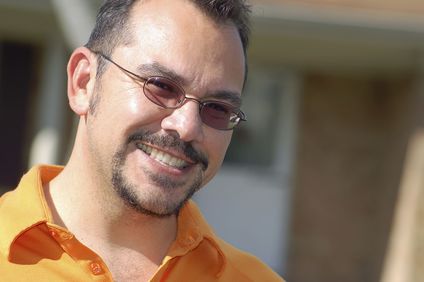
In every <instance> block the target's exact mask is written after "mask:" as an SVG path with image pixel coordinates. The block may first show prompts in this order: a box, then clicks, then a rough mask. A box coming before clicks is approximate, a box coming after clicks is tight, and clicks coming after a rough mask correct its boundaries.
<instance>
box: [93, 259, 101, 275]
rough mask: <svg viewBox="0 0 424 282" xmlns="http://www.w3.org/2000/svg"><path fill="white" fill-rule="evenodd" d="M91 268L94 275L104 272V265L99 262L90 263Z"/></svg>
mask: <svg viewBox="0 0 424 282" xmlns="http://www.w3.org/2000/svg"><path fill="white" fill-rule="evenodd" d="M90 269H91V272H92V273H93V274H94V275H100V274H102V273H103V268H102V266H101V265H100V264H99V263H97V262H92V263H90Z"/></svg>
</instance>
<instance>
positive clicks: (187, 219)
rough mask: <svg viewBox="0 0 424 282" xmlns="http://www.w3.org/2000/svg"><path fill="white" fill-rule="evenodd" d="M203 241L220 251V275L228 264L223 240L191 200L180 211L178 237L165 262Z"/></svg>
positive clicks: (181, 254)
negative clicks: (223, 248)
mask: <svg viewBox="0 0 424 282" xmlns="http://www.w3.org/2000/svg"><path fill="white" fill-rule="evenodd" d="M202 241H205V242H206V243H208V244H209V246H210V247H211V248H213V249H214V250H215V251H216V252H217V253H218V255H219V260H218V261H217V263H219V265H218V269H219V272H218V273H217V276H220V274H221V273H222V272H223V271H224V268H225V266H226V264H227V259H226V256H225V254H224V252H223V250H222V243H221V240H219V238H218V237H217V236H216V235H215V233H214V232H213V230H212V228H211V227H210V226H209V224H208V223H207V221H206V219H205V218H204V217H203V215H202V213H201V211H200V210H199V208H198V207H197V205H196V204H195V203H194V202H193V201H192V200H190V201H188V202H187V203H186V204H185V205H184V207H183V208H182V209H181V211H180V213H179V216H178V233H177V238H176V240H175V241H174V243H173V244H172V246H171V248H170V250H169V252H168V255H167V257H166V258H165V260H164V262H166V261H168V260H170V259H171V258H173V257H177V256H183V255H184V254H186V253H188V252H189V251H191V250H193V249H195V248H196V247H197V246H198V245H199V244H200V243H201V242H202Z"/></svg>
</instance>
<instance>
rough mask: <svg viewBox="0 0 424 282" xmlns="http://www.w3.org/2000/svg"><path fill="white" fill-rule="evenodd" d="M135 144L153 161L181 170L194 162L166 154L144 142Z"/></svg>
mask: <svg viewBox="0 0 424 282" xmlns="http://www.w3.org/2000/svg"><path fill="white" fill-rule="evenodd" d="M136 146H137V148H138V149H140V150H141V151H143V152H144V153H145V154H147V155H148V156H149V157H150V158H152V159H154V160H155V161H157V162H159V163H162V164H164V165H167V166H170V167H173V168H176V169H180V170H181V169H184V168H186V167H188V166H189V165H192V164H194V163H192V162H188V161H186V160H183V159H181V158H178V157H176V156H174V155H171V154H168V153H166V152H164V151H161V150H158V149H156V148H154V147H152V146H149V145H146V144H144V143H137V144H136Z"/></svg>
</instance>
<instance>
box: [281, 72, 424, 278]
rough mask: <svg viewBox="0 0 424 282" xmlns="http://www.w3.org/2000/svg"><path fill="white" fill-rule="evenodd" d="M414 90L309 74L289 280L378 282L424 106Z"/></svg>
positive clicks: (405, 80)
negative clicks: (406, 156)
mask: <svg viewBox="0 0 424 282" xmlns="http://www.w3.org/2000/svg"><path fill="white" fill-rule="evenodd" d="M414 85H415V83H414V79H413V78H412V76H409V75H404V76H397V77H384V76H381V77H359V76H341V75H329V74H327V75H325V74H316V73H309V74H306V75H305V78H304V86H303V89H304V91H303V95H302V97H303V100H302V103H301V106H300V124H299V142H298V151H297V156H298V158H297V167H296V171H297V174H296V178H295V179H296V180H295V189H294V195H293V202H292V207H293V208H292V219H291V222H292V225H291V229H290V230H291V235H290V238H291V241H290V244H289V245H290V251H289V259H288V266H287V277H286V278H287V280H288V281H303V282H308V281H314V282H317V281H318V282H319V281H323V282H324V281H325V282H331V281H334V282H337V281H344V282H349V281H352V282H354V281H362V282H366V281H370V282H371V281H378V280H379V277H380V274H381V271H382V266H383V261H384V255H385V250H386V246H387V241H388V236H389V232H390V225H391V222H392V215H393V208H394V203H395V199H396V196H397V191H398V186H399V181H400V177H401V173H402V166H403V158H404V154H405V150H406V146H407V143H408V139H409V136H410V134H411V131H412V130H413V129H414V126H415V124H416V120H417V119H419V116H418V115H417V111H416V110H417V109H419V105H422V103H421V102H420V100H419V98H420V95H418V93H417V92H416V91H415V89H414Z"/></svg>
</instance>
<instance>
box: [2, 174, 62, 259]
mask: <svg viewBox="0 0 424 282" xmlns="http://www.w3.org/2000/svg"><path fill="white" fill-rule="evenodd" d="M62 169H63V168H62V167H58V166H36V167H33V168H32V169H31V170H30V171H29V172H28V173H27V174H25V175H24V176H23V177H22V179H21V181H20V182H19V185H18V187H17V188H16V189H15V190H14V191H11V192H7V193H6V194H4V195H3V196H2V198H1V199H0V227H1V230H2V235H1V237H2V240H0V251H1V252H2V253H4V254H5V256H6V257H9V255H10V250H11V246H12V244H13V242H14V241H15V240H16V239H17V238H18V237H19V236H20V235H21V234H22V233H23V232H25V231H26V230H28V229H30V228H31V227H33V226H36V225H39V224H42V223H45V222H47V221H51V215H50V209H49V208H48V206H47V202H46V199H45V196H44V191H43V183H47V182H49V181H50V180H51V179H53V178H54V177H56V176H57V175H58V174H59V173H60V171H62Z"/></svg>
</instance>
